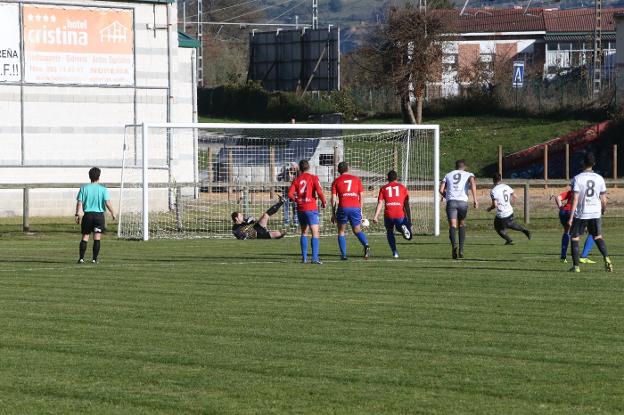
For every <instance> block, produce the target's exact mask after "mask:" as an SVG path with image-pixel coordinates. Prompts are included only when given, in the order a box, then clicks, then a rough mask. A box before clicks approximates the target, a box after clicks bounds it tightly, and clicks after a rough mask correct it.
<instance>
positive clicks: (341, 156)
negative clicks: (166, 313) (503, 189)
mask: <svg viewBox="0 0 624 415" xmlns="http://www.w3.org/2000/svg"><path fill="white" fill-rule="evenodd" d="M439 158H440V129H439V126H438V125H410V124H255V123H144V124H139V125H127V126H126V134H125V135H124V147H123V159H122V170H121V181H120V182H121V190H120V199H119V215H118V216H119V225H118V236H119V237H120V238H127V239H142V240H145V241H147V240H149V239H151V238H200V237H231V224H232V223H231V218H230V214H231V212H233V211H239V212H242V213H243V214H244V215H245V216H253V217H259V216H260V215H261V214H262V213H263V212H264V211H265V210H266V209H267V208H268V207H269V206H271V205H272V204H273V203H275V201H276V200H277V196H276V195H278V194H279V195H284V194H285V193H286V191H287V188H288V186H289V184H290V181H292V179H293V178H294V176H295V175H296V174H297V167H296V165H297V162H298V161H299V160H300V159H308V160H309V161H310V165H311V172H312V173H314V174H316V175H318V176H319V179H320V181H321V184H322V187H323V190H324V193H325V196H326V198H327V201H328V205H329V198H330V195H331V182H332V181H333V179H334V178H335V177H337V175H338V172H337V165H338V163H339V162H341V161H346V162H348V163H349V166H350V173H351V174H354V175H357V176H359V177H360V178H361V179H362V182H363V185H364V194H363V202H364V212H363V216H364V217H365V218H372V215H373V213H374V208H375V205H376V203H377V194H378V192H379V188H380V187H381V186H382V185H383V184H385V183H386V174H387V172H388V171H390V170H396V171H397V173H398V175H399V181H401V182H402V183H404V184H405V185H406V186H407V187H408V189H409V192H410V206H411V209H412V224H413V228H414V232H415V233H421V234H433V235H435V236H439V234H440V196H439V193H438V191H437V189H438V183H439V181H440V173H439V170H440V164H439ZM330 217H331V208H330V207H329V206H328V208H327V209H326V212H321V227H322V231H323V234H325V235H328V234H335V231H336V230H335V226H334V225H332V224H331V223H330ZM268 227H269V229H275V230H286V231H287V232H290V233H293V232H296V231H297V228H298V222H297V214H296V210H295V207H294V205H293V204H292V203H288V202H287V203H286V204H285V205H284V206H283V208H282V209H281V210H280V212H279V213H278V214H276V215H275V216H274V217H272V218H271V221H270V222H269V226H268ZM368 231H369V232H371V233H382V232H385V231H384V228H383V225H382V224H380V225H371V227H370V228H369V229H368Z"/></svg>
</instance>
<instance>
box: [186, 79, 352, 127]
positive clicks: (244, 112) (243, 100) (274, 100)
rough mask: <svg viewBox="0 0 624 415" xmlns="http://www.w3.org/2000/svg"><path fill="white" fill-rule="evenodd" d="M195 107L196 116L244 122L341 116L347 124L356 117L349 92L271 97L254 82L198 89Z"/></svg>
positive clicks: (285, 94)
mask: <svg viewBox="0 0 624 415" xmlns="http://www.w3.org/2000/svg"><path fill="white" fill-rule="evenodd" d="M197 103H198V107H199V108H198V109H199V114H200V115H204V116H219V117H228V118H239V119H247V120H265V121H289V120H290V119H292V118H295V119H297V120H305V119H307V118H309V117H310V116H313V115H318V114H329V113H336V112H339V113H342V114H343V116H344V118H345V119H347V120H349V119H353V118H354V117H355V116H356V115H357V108H356V105H355V103H354V100H353V98H352V97H351V94H350V93H349V91H345V90H343V91H333V92H331V93H330V94H328V93H322V94H320V95H317V94H306V95H304V96H301V95H299V94H296V93H294V92H273V93H271V92H268V91H266V90H264V89H263V88H262V86H261V85H260V83H258V82H248V83H246V84H244V85H239V84H228V85H223V86H219V87H216V88H203V89H199V90H198V94H197Z"/></svg>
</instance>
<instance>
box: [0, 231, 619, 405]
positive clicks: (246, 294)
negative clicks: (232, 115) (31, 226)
mask: <svg viewBox="0 0 624 415" xmlns="http://www.w3.org/2000/svg"><path fill="white" fill-rule="evenodd" d="M552 222H553V223H554V224H556V219H553V220H552ZM553 226H554V225H553ZM540 228H541V227H540V226H534V231H535V232H534V238H533V240H532V241H527V240H526V239H525V238H524V236H522V235H521V234H514V235H513V236H514V238H515V240H516V245H514V246H502V240H500V239H499V238H498V236H496V235H495V234H494V232H493V231H484V230H479V231H470V230H469V233H468V241H467V247H466V255H467V259H465V260H462V261H452V260H451V259H449V256H450V249H449V246H448V242H447V238H446V237H445V236H444V235H445V232H444V231H443V236H442V237H440V238H434V237H416V238H415V240H414V241H412V242H406V241H403V240H400V242H399V243H400V245H399V252H400V254H401V259H399V260H392V259H391V258H390V251H389V249H388V247H387V244H386V242H385V238H383V237H377V236H376V237H373V238H371V242H372V243H371V245H372V247H373V257H372V258H371V259H370V260H369V261H364V260H362V259H360V258H359V256H360V247H359V245H357V244H356V241H355V238H354V237H353V236H350V237H349V251H350V254H351V259H350V260H349V261H346V262H344V261H339V260H338V248H337V245H336V242H335V239H334V238H324V239H323V240H322V245H321V254H322V258H323V260H324V261H325V264H324V265H323V266H314V265H302V264H300V263H299V254H298V250H299V244H298V240H297V239H294V238H287V239H284V240H279V241H236V240H187V241H150V242H147V243H143V242H133V241H121V240H116V239H114V238H113V237H111V236H110V235H109V236H108V237H107V238H105V240H104V242H103V244H102V252H101V263H100V264H99V265H92V264H84V265H76V264H74V261H75V257H76V255H77V246H78V240H79V235H76V234H70V233H66V232H64V231H58V232H47V233H43V234H39V235H35V236H29V237H26V236H16V235H4V236H2V237H0V262H1V264H2V267H1V268H0V328H1V330H0V347H1V350H0V413H29V414H33V413H63V414H65V413H75V412H80V413H93V414H102V413H128V414H137V413H236V414H251V413H254V414H255V413H310V414H319V413H335V414H362V413H370V414H379V413H439V414H449V413H478V414H487V413H491V414H510V413H557V414H570V413H578V414H590V413H616V412H622V411H624V331H623V330H622V328H623V327H624V272H623V271H622V270H624V256H623V255H622V252H623V251H624V240H623V239H622V238H621V234H622V231H624V227H622V226H619V227H614V223H613V222H611V223H606V224H605V231H604V232H605V239H606V241H607V244H608V246H609V249H610V252H611V257H612V259H613V262H614V266H615V272H614V273H612V274H607V273H605V272H604V271H603V267H602V264H601V262H598V263H597V264H595V265H585V266H583V267H582V270H583V272H582V273H581V274H570V273H567V272H566V271H567V269H568V268H569V264H561V263H559V260H558V250H559V248H558V245H559V241H560V231H559V230H558V229H555V228H553V229H551V230H548V229H540ZM90 249H91V245H89V250H90ZM87 252H88V254H89V253H90V251H87ZM593 257H594V259H596V260H597V261H598V258H599V253H598V251H597V249H596V248H594V252H593Z"/></svg>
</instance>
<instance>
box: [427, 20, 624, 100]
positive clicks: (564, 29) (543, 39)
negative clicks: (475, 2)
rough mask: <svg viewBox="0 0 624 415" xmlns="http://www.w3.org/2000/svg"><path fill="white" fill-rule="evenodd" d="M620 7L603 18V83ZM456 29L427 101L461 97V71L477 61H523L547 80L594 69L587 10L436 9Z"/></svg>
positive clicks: (610, 66) (487, 64)
mask: <svg viewBox="0 0 624 415" xmlns="http://www.w3.org/2000/svg"><path fill="white" fill-rule="evenodd" d="M621 12H624V9H605V10H604V11H603V16H602V25H603V27H602V46H603V53H604V58H603V68H602V73H603V76H604V77H605V79H611V77H613V76H614V73H615V49H616V46H615V45H616V36H615V20H614V15H616V14H617V13H621ZM440 13H444V14H445V15H446V16H445V18H446V19H448V20H449V22H450V24H451V26H452V27H453V28H454V29H455V30H456V33H457V34H456V36H454V39H453V40H451V41H448V42H446V56H445V57H444V62H443V63H444V70H443V73H442V76H441V81H440V82H438V83H434V84H432V85H430V87H429V91H428V93H429V97H430V98H436V97H445V96H453V95H457V94H459V93H461V89H462V86H464V85H463V84H464V81H463V80H462V76H461V73H462V70H463V71H464V72H465V70H466V69H467V68H470V67H472V66H474V65H475V63H479V64H480V67H481V68H483V69H485V70H487V69H488V68H490V69H491V67H492V65H494V64H495V62H502V61H514V60H521V61H524V62H525V64H526V66H527V68H531V69H532V71H534V72H538V73H542V74H543V76H544V77H545V78H552V77H553V76H556V75H557V74H559V75H561V74H563V73H566V72H568V71H571V70H574V69H575V68H580V67H582V66H590V65H593V33H594V19H595V12H594V9H593V8H587V9H569V10H555V9H529V10H526V11H525V10H524V9H522V8H517V9H478V10H466V11H465V13H464V14H463V15H461V16H460V15H459V11H458V10H449V11H441V12H440Z"/></svg>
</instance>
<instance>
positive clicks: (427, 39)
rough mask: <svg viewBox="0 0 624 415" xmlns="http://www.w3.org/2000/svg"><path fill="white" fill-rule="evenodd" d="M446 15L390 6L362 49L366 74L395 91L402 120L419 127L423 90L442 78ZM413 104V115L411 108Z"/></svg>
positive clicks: (448, 24) (449, 29) (408, 6)
mask: <svg viewBox="0 0 624 415" xmlns="http://www.w3.org/2000/svg"><path fill="white" fill-rule="evenodd" d="M448 16H449V14H448V13H442V12H440V11H439V10H427V9H425V8H420V7H418V6H414V5H412V4H410V3H406V4H405V5H402V6H392V7H390V9H389V11H388V15H387V18H386V21H385V22H384V23H382V24H380V25H379V26H378V27H376V29H375V30H374V31H373V33H372V34H371V36H370V38H369V39H368V41H367V44H366V46H365V47H364V50H363V54H364V55H365V56H366V62H367V63H366V64H365V65H363V66H364V67H366V68H367V70H370V71H373V72H374V73H375V74H376V76H377V78H378V79H379V80H380V82H381V81H382V80H384V79H385V80H387V81H389V82H391V83H392V84H393V85H394V86H395V89H396V93H397V96H398V98H399V100H400V103H401V110H402V112H403V116H404V118H405V119H406V120H407V121H409V122H410V123H413V124H420V123H422V108H423V101H424V98H425V90H426V86H427V84H428V83H430V82H437V81H440V80H441V78H442V69H443V68H442V58H443V56H444V40H445V39H448V36H449V35H450V34H451V33H452V32H453V30H452V24H451V21H452V19H449V18H448ZM412 101H415V104H416V111H414V108H413V107H412Z"/></svg>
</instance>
